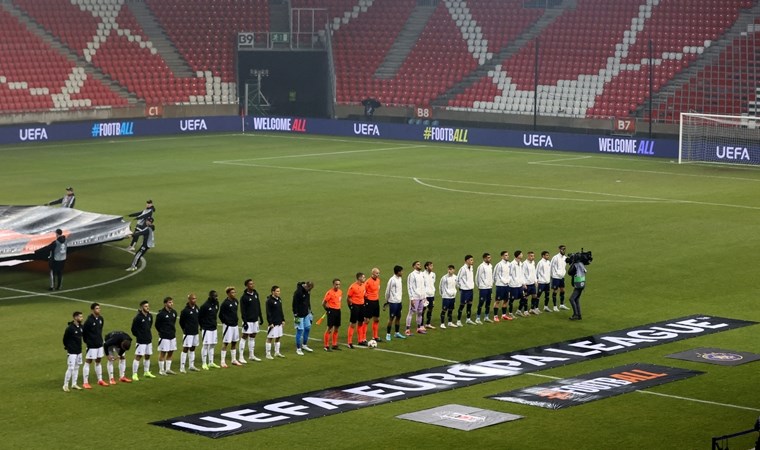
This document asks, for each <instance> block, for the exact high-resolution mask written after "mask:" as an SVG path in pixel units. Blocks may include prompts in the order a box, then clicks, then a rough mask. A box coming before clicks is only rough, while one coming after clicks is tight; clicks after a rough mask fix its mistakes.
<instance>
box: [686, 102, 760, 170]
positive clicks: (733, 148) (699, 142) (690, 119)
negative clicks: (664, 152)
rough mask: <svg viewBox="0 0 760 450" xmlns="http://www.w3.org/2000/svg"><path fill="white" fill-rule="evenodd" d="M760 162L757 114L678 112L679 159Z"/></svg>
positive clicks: (743, 162)
mask: <svg viewBox="0 0 760 450" xmlns="http://www.w3.org/2000/svg"><path fill="white" fill-rule="evenodd" d="M693 162H707V163H713V164H740V165H758V164H760V117H753V116H730V115H720V114H697V113H681V124H680V127H679V131H678V163H679V164H683V163H693Z"/></svg>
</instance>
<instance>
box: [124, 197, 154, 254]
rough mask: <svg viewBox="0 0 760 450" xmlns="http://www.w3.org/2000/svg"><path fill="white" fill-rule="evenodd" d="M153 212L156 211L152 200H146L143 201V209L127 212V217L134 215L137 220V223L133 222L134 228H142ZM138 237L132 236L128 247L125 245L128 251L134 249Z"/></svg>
mask: <svg viewBox="0 0 760 450" xmlns="http://www.w3.org/2000/svg"><path fill="white" fill-rule="evenodd" d="M154 212H156V208H155V207H154V206H153V200H148V201H147V202H145V209H143V210H142V211H137V212H134V213H132V214H129V215H128V217H134V218H135V219H136V220H137V223H135V228H142V227H144V226H145V221H146V220H147V219H148V218H151V219H153V213H154ZM138 237H139V236H135V235H133V236H132V242H130V243H129V247H127V250H128V251H130V252H133V251H135V244H137V238H138Z"/></svg>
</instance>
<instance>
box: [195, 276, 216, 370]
mask: <svg viewBox="0 0 760 450" xmlns="http://www.w3.org/2000/svg"><path fill="white" fill-rule="evenodd" d="M218 297H219V296H218V295H217V293H216V291H210V292H209V293H208V299H206V302H205V303H204V304H203V305H201V307H200V309H199V311H198V324H199V325H200V326H201V345H203V347H201V363H202V364H203V365H202V366H201V368H202V369H203V370H208V369H209V367H211V368H214V369H218V368H220V366H218V365H216V364H214V347H215V346H216V340H217V334H216V316H217V314H218V313H219V300H218ZM206 361H208V365H207V364H206Z"/></svg>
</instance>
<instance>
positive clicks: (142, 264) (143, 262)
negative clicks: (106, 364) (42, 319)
mask: <svg viewBox="0 0 760 450" xmlns="http://www.w3.org/2000/svg"><path fill="white" fill-rule="evenodd" d="M105 246H106V247H111V248H115V249H117V250H119V251H122V252H125V253H129V251H127V249H125V248H121V247H116V246H115V245H110V244H105ZM130 254H131V253H130ZM146 267H148V260H147V259H145V258H141V259H140V267H139V268H138V269H137V270H135V271H134V272H130V273H129V274H128V275H124V276H123V277H119V278H114V279H113V280H109V281H104V282H102V283H97V284H90V285H87V286H82V287H78V288H73V289H64V290H62V291H58V293H67V292H76V291H83V290H85V289H92V288H96V287H100V286H107V285H109V284H113V283H116V282H119V281H122V280H126V279H127V278H131V277H133V276H135V275H137V274H138V273H140V272H142V271H143V269H145V268H146ZM0 289H8V290H12V289H10V288H6V287H3V286H0ZM28 292H30V294H27V295H14V296H13V297H3V298H0V302H2V301H5V300H14V299H18V298H29V297H35V296H37V295H40V294H37V293H34V292H33V291H28Z"/></svg>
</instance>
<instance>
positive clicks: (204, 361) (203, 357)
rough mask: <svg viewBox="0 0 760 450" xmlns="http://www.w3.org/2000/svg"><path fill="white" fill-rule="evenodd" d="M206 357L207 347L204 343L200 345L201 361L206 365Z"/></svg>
mask: <svg viewBox="0 0 760 450" xmlns="http://www.w3.org/2000/svg"><path fill="white" fill-rule="evenodd" d="M207 357H208V347H207V346H206V345H204V346H203V347H201V363H203V365H204V366H205V365H206V360H207Z"/></svg>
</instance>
